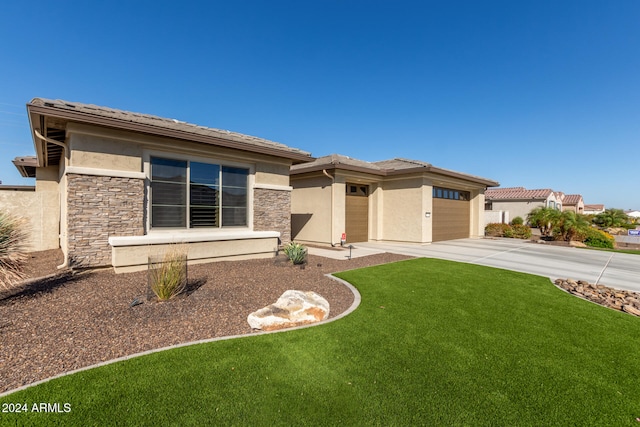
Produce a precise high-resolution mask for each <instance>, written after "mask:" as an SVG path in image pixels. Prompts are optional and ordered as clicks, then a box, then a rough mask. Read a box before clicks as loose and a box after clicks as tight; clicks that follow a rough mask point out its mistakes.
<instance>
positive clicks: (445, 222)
mask: <svg viewBox="0 0 640 427" xmlns="http://www.w3.org/2000/svg"><path fill="white" fill-rule="evenodd" d="M469 198H470V194H469V192H467V191H461V190H455V189H450V188H440V187H433V216H432V221H431V222H432V225H433V229H432V240H433V241H434V242H441V241H443V240H453V239H466V238H467V237H469V234H470V223H471V202H470V201H469Z"/></svg>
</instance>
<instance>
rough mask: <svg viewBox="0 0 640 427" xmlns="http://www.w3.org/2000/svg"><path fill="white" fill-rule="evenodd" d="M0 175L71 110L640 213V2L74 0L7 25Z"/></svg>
mask: <svg viewBox="0 0 640 427" xmlns="http://www.w3.org/2000/svg"><path fill="white" fill-rule="evenodd" d="M0 58H1V59H2V61H1V62H0V64H1V66H0V85H1V86H0V87H1V90H0V180H2V182H3V184H30V182H29V180H26V179H24V178H21V177H20V175H19V174H18V173H17V170H15V168H14V167H13V165H12V164H11V159H13V158H15V157H16V156H22V155H32V154H34V151H33V142H32V140H31V138H30V135H29V131H28V120H27V117H26V109H25V104H26V103H27V102H28V101H29V100H31V99H32V98H34V97H44V98H53V99H64V100H67V101H75V102H83V103H91V104H97V105H101V106H109V107H113V108H118V109H123V110H128V111H135V112H141V113H148V114H154V115H158V116H162V117H170V118H176V119H179V120H184V121H187V122H191V123H196V124H199V125H203V126H209V127H214V128H221V129H228V130H232V131H236V132H241V133H246V134H249V135H254V136H259V137H262V138H266V139H271V140H274V141H278V142H282V143H284V144H287V145H290V146H293V147H297V148H301V149H303V150H306V151H310V152H311V153H312V154H313V155H314V156H322V155H326V154H330V153H340V154H345V155H348V156H351V157H354V158H358V159H362V160H368V161H376V160H384V159H388V158H393V157H404V158H411V159H418V160H423V161H427V162H430V163H432V164H434V165H436V166H438V167H443V168H448V169H453V170H456V171H460V172H465V173H469V174H473V175H479V176H482V177H486V178H490V179H494V180H497V181H499V182H500V183H501V185H502V186H504V187H507V186H523V187H527V188H531V189H533V188H552V189H554V190H556V191H562V192H564V193H566V194H575V193H579V194H582V195H583V197H584V198H585V202H586V203H604V204H605V205H606V206H607V207H616V208H621V209H640V192H639V191H638V178H637V176H638V175H637V165H638V164H639V162H640V1H637V0H612V1H600V0H597V1H593V0H580V1H562V0H556V1H547V0H538V1H535V2H532V1H530V2H521V1H512V0H510V1H491V0H488V1H482V2H481V1H416V2H412V1H393V2H392V1H372V0H369V1H348V0H344V1H322V2H304V1H303V2H301V1H279V0H272V1H266V0H265V1H233V2H230V1H224V2H222V1H207V2H204V1H203V2H190V1H183V2H175V1H172V2H165V1H153V2H150V1H138V2H136V1H119V0H115V1H109V2H86V1H82V2H80V1H78V2H71V1H60V2H55V3H51V2H44V1H30V2H17V1H14V2H11V3H9V4H4V5H3V6H2V13H0Z"/></svg>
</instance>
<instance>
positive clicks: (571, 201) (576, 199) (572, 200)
mask: <svg viewBox="0 0 640 427" xmlns="http://www.w3.org/2000/svg"><path fill="white" fill-rule="evenodd" d="M581 200H582V196H581V195H580V194H567V195H566V196H564V199H563V200H562V202H563V203H564V204H565V205H577V204H578V203H580V201H581Z"/></svg>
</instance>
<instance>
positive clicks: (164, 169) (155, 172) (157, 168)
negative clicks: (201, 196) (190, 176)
mask: <svg viewBox="0 0 640 427" xmlns="http://www.w3.org/2000/svg"><path fill="white" fill-rule="evenodd" d="M151 179H152V180H153V181H169V182H187V162H186V161H182V160H171V159H163V158H160V157H152V158H151Z"/></svg>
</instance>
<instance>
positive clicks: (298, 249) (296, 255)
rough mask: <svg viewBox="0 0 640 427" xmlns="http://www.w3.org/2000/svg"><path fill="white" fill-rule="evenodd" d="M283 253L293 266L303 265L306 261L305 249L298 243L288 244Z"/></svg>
mask: <svg viewBox="0 0 640 427" xmlns="http://www.w3.org/2000/svg"><path fill="white" fill-rule="evenodd" d="M283 251H284V253H285V255H286V256H287V258H289V260H291V262H292V263H293V264H296V265H297V264H303V263H304V261H305V260H306V259H307V248H305V247H304V246H302V245H301V244H300V243H294V242H290V243H289V244H287V245H286V246H285V247H284V249H283Z"/></svg>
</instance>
